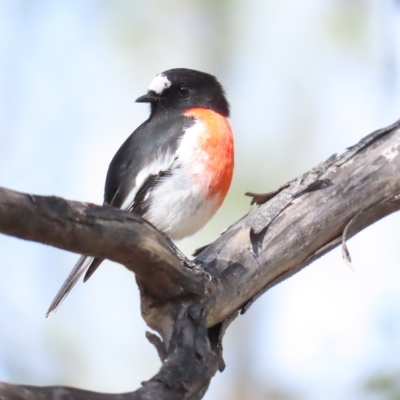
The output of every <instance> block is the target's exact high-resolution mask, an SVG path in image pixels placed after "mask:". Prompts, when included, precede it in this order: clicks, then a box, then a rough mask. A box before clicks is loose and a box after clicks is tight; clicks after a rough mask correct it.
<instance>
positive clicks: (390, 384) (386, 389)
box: [363, 371, 400, 400]
mask: <svg viewBox="0 0 400 400" xmlns="http://www.w3.org/2000/svg"><path fill="white" fill-rule="evenodd" d="M363 391H364V392H366V393H370V394H373V395H377V396H378V398H379V399H384V400H400V371H397V372H392V373H380V374H377V375H375V376H373V377H371V378H369V379H367V380H366V382H365V383H364V387H363Z"/></svg>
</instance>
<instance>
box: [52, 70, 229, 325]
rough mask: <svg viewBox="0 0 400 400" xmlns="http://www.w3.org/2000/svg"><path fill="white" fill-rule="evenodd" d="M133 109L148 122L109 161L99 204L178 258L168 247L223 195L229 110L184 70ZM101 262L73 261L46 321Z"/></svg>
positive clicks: (158, 80)
mask: <svg viewBox="0 0 400 400" xmlns="http://www.w3.org/2000/svg"><path fill="white" fill-rule="evenodd" d="M136 102H137V103H150V115H149V117H148V119H147V120H146V121H145V122H143V123H142V124H141V125H140V126H139V127H138V128H137V129H136V130H135V131H134V132H133V133H132V134H131V135H130V136H129V137H128V138H127V139H126V140H125V142H124V143H123V144H122V146H121V147H120V148H119V150H118V151H117V152H116V154H115V155H114V157H113V159H112V160H111V163H110V165H109V168H108V172H107V176H106V181H105V188H104V203H103V204H104V205H110V206H113V207H117V208H119V209H122V210H126V211H128V212H133V213H136V214H138V215H140V216H142V217H143V218H144V219H146V220H147V221H149V222H150V223H151V224H153V225H154V226H155V227H156V228H157V229H158V230H159V231H161V232H162V233H164V234H165V235H166V236H167V238H169V240H170V243H171V247H172V248H173V249H174V250H178V253H179V249H177V247H176V246H175V245H174V244H173V242H172V240H180V239H183V238H185V237H187V236H191V235H193V234H194V233H196V232H197V231H199V230H200V229H201V228H203V226H204V225H205V224H206V223H207V222H208V221H209V220H210V219H211V218H212V217H213V215H214V214H215V213H216V211H217V210H218V209H219V208H220V206H221V205H222V203H223V201H224V199H225V197H226V195H227V193H228V190H229V187H230V184H231V181H232V176H233V169H234V140H233V134H232V129H231V125H230V123H229V121H228V117H229V116H230V106H229V103H228V100H227V98H226V95H225V90H224V88H223V87H222V85H221V84H220V83H219V81H218V80H217V78H216V77H215V76H213V75H211V74H208V73H205V72H200V71H197V70H193V69H187V68H174V69H170V70H167V71H164V72H162V73H160V74H158V75H156V76H155V77H154V78H153V80H152V81H151V82H150V85H149V86H148V90H147V93H146V94H144V95H143V96H140V97H139V98H137V99H136ZM180 254H182V253H180ZM102 261H104V260H102V259H99V258H96V257H89V256H84V255H82V256H81V257H80V258H79V260H78V262H77V263H76V265H75V267H74V268H73V270H72V271H71V273H70V274H69V276H68V278H67V279H66V281H65V282H64V284H63V285H62V287H61V289H60V290H59V292H58V293H57V295H56V297H55V298H54V300H53V302H52V303H51V305H50V307H49V309H48V311H47V313H46V318H47V317H48V316H49V315H51V314H52V313H53V312H55V311H56V309H57V308H58V307H59V305H60V304H61V302H62V301H63V300H64V299H65V297H66V296H67V295H68V294H69V292H70V291H71V289H72V288H73V287H74V285H75V284H76V283H77V281H78V280H79V279H80V277H81V276H82V275H83V274H84V273H85V276H84V282H85V281H87V280H88V279H89V278H90V276H91V275H92V274H93V273H94V272H95V270H96V269H97V268H98V267H99V265H100V264H101V263H102Z"/></svg>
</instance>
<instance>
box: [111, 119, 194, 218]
mask: <svg viewBox="0 0 400 400" xmlns="http://www.w3.org/2000/svg"><path fill="white" fill-rule="evenodd" d="M193 123H194V120H193V119H191V118H188V117H184V116H182V115H179V114H177V115H176V116H174V115H173V114H167V116H164V115H162V116H161V117H158V116H157V115H155V116H153V117H151V118H150V119H149V120H147V121H146V122H145V123H144V124H142V125H141V126H140V127H139V128H138V129H136V131H135V132H133V133H132V135H131V136H129V137H128V139H127V140H126V141H125V143H124V144H123V145H122V146H121V147H120V149H119V150H118V151H117V153H116V154H115V156H114V158H113V159H112V161H111V163H110V166H109V169H108V172H107V178H106V184H105V190H104V203H106V204H110V205H113V206H114V207H118V208H121V206H122V204H123V203H124V202H125V200H126V199H127V197H128V196H129V194H130V192H131V191H132V190H134V189H135V186H136V184H137V183H136V178H137V176H138V174H139V173H140V171H142V170H144V169H145V168H148V167H149V166H150V165H151V164H154V165H157V164H159V162H160V159H166V158H168V157H170V164H172V162H173V160H174V158H175V153H176V150H177V148H178V145H179V139H180V138H181V137H182V136H183V134H184V132H185V130H186V129H187V128H189V127H190V126H191V125H193ZM167 164H168V163H167ZM169 166H170V165H167V166H166V167H165V168H164V169H165V170H167V169H168V168H169ZM159 172H160V171H159V170H158V171H156V170H154V171H152V172H151V173H149V176H150V175H156V178H157V175H158V173H159ZM156 178H155V179H156ZM146 182H147V177H146V178H145V181H144V183H146ZM139 184H140V183H139ZM147 184H149V182H147ZM140 190H141V188H140V187H139V188H137V193H138V192H139V191H140ZM133 211H134V210H133ZM135 212H136V211H135Z"/></svg>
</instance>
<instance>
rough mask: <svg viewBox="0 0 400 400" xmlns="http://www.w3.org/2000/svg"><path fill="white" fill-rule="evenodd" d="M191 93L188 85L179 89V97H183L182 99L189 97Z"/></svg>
mask: <svg viewBox="0 0 400 400" xmlns="http://www.w3.org/2000/svg"><path fill="white" fill-rule="evenodd" d="M189 92H190V90H189V88H188V87H187V86H186V85H182V86H180V87H179V89H178V93H179V95H180V96H182V97H187V96H189Z"/></svg>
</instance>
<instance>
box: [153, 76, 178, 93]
mask: <svg viewBox="0 0 400 400" xmlns="http://www.w3.org/2000/svg"><path fill="white" fill-rule="evenodd" d="M171 85H172V83H171V81H170V80H169V79H168V78H167V77H166V76H165V75H163V74H158V75H157V76H156V77H155V78H154V79H153V80H152V81H151V82H150V85H149V87H148V89H149V91H150V90H151V91H153V92H156V93H157V94H161V93H162V92H163V91H164V90H165V89H168V88H169V87H170V86H171Z"/></svg>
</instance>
